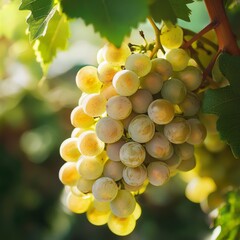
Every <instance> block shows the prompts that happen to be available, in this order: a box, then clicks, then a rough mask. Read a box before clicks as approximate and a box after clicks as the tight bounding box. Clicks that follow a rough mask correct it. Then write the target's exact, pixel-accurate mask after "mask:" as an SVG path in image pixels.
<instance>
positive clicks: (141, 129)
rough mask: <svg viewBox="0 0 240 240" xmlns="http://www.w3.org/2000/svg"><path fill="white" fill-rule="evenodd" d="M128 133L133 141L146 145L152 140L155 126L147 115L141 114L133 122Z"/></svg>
mask: <svg viewBox="0 0 240 240" xmlns="http://www.w3.org/2000/svg"><path fill="white" fill-rule="evenodd" d="M128 133H129V135H130V137H131V138H132V140H133V141H136V142H139V143H146V142H148V141H150V140H151V139H152V137H153V135H154V133H155V125H154V123H153V121H152V120H151V119H150V118H149V117H148V116H147V115H144V114H140V115H137V116H136V117H134V118H133V119H132V120H131V122H130V124H129V126H128Z"/></svg>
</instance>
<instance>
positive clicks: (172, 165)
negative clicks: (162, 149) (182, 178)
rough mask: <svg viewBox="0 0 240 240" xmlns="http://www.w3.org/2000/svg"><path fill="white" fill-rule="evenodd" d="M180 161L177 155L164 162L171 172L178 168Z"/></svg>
mask: <svg viewBox="0 0 240 240" xmlns="http://www.w3.org/2000/svg"><path fill="white" fill-rule="evenodd" d="M181 161H182V160H181V158H180V157H179V156H178V155H177V154H173V155H172V156H171V157H170V158H169V159H167V160H166V161H165V163H166V164H167V166H168V168H169V170H170V171H171V172H172V171H174V170H175V169H176V168H177V167H178V166H179V164H180V163H181Z"/></svg>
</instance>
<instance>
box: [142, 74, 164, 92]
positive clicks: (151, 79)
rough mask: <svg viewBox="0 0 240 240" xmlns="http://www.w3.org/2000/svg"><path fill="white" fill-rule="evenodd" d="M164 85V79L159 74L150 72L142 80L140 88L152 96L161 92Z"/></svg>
mask: <svg viewBox="0 0 240 240" xmlns="http://www.w3.org/2000/svg"><path fill="white" fill-rule="evenodd" d="M162 85H163V78H162V76H161V75H160V74H159V73H157V72H150V73H148V74H147V75H145V76H144V77H141V78H140V86H141V87H142V88H143V89H146V90H148V91H149V92H150V93H151V94H156V93H158V92H160V90H161V88H162Z"/></svg>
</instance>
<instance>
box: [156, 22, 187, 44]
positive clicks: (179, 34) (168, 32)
mask: <svg viewBox="0 0 240 240" xmlns="http://www.w3.org/2000/svg"><path fill="white" fill-rule="evenodd" d="M160 41H161V43H162V45H163V46H164V47H166V48H168V49H172V48H179V47H180V46H181V45H182V43H183V30H182V28H180V27H179V26H177V25H176V26H172V27H171V28H168V27H167V26H166V25H164V26H163V27H162V29H161V34H160Z"/></svg>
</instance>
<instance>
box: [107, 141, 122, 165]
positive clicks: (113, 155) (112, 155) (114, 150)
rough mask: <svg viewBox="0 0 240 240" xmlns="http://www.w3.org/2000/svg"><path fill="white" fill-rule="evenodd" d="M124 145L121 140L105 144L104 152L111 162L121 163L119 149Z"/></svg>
mask: <svg viewBox="0 0 240 240" xmlns="http://www.w3.org/2000/svg"><path fill="white" fill-rule="evenodd" d="M124 143H125V141H124V140H123V139H120V140H119V141H117V142H115V143H111V144H107V147H106V151H107V155H108V157H109V159H111V160H112V161H121V160H120V154H119V153H120V148H121V147H122V145H123V144H124Z"/></svg>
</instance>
